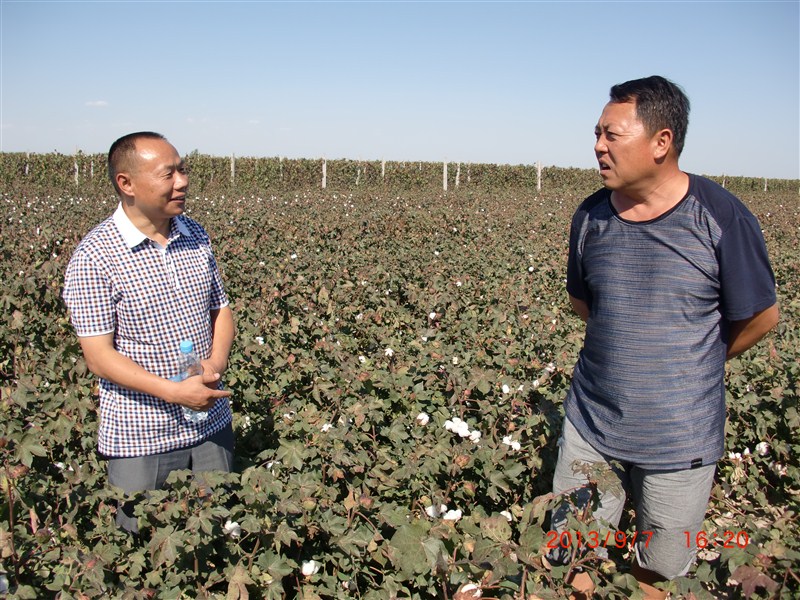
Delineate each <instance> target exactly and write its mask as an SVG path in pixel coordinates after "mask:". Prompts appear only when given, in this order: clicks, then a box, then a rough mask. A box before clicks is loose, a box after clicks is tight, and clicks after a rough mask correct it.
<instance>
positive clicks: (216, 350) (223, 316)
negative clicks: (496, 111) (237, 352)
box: [208, 306, 236, 374]
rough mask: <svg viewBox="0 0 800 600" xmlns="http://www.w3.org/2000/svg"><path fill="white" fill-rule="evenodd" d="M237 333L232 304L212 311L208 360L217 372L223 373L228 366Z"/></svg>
mask: <svg viewBox="0 0 800 600" xmlns="http://www.w3.org/2000/svg"><path fill="white" fill-rule="evenodd" d="M235 335H236V325H235V324H234V322H233V312H232V311H231V309H230V306H223V307H222V308H220V309H217V310H213V311H211V354H210V355H209V357H208V362H210V363H211V366H213V367H214V370H215V372H216V373H220V374H222V373H224V372H225V369H227V368H228V357H229V356H230V352H231V346H232V345H233V338H234V336H235Z"/></svg>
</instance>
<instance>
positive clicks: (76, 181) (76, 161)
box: [74, 158, 79, 185]
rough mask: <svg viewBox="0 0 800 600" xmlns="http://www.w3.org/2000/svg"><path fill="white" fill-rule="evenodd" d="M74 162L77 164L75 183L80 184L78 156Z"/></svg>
mask: <svg viewBox="0 0 800 600" xmlns="http://www.w3.org/2000/svg"><path fill="white" fill-rule="evenodd" d="M74 164H75V185H78V183H79V179H78V159H77V158H76V159H75V163H74Z"/></svg>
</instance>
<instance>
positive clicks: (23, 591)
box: [16, 585, 39, 600]
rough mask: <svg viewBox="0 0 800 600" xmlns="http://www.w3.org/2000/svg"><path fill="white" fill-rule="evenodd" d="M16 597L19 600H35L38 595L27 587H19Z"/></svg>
mask: <svg viewBox="0 0 800 600" xmlns="http://www.w3.org/2000/svg"><path fill="white" fill-rule="evenodd" d="M16 597H17V598H20V600H36V598H38V597H39V594H38V593H37V591H36V590H35V589H33V588H32V587H31V586H29V585H21V586H19V587H18V588H17V591H16Z"/></svg>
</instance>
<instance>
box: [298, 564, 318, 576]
mask: <svg viewBox="0 0 800 600" xmlns="http://www.w3.org/2000/svg"><path fill="white" fill-rule="evenodd" d="M319 567H320V564H319V563H318V562H317V561H315V560H304V561H303V564H302V566H301V567H300V570H301V571H302V573H303V575H304V576H305V577H311V576H312V575H314V574H315V573H317V572H318V571H319Z"/></svg>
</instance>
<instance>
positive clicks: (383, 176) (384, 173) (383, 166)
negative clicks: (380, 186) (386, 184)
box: [381, 159, 386, 181]
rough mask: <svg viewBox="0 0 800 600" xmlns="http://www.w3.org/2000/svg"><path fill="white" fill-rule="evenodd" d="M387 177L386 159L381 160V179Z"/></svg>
mask: <svg viewBox="0 0 800 600" xmlns="http://www.w3.org/2000/svg"><path fill="white" fill-rule="evenodd" d="M385 179H386V160H385V159H383V160H381V181H383V180H385Z"/></svg>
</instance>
